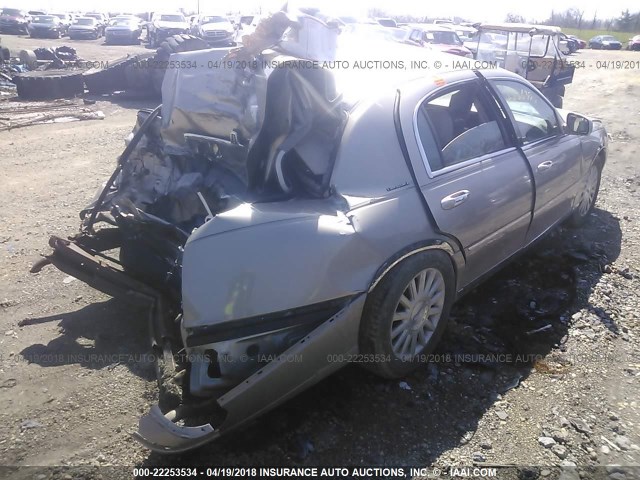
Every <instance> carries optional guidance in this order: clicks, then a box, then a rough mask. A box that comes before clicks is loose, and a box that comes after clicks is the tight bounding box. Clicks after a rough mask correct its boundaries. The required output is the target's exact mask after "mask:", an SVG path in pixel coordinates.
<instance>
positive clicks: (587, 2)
mask: <svg viewBox="0 0 640 480" xmlns="http://www.w3.org/2000/svg"><path fill="white" fill-rule="evenodd" d="M0 3H2V4H4V6H7V7H11V6H20V7H25V8H28V9H33V8H46V9H48V10H50V11H53V10H84V11H87V10H92V9H95V10H98V11H99V10H101V9H105V7H106V6H107V5H108V10H110V11H129V12H134V13H137V12H142V11H159V10H169V11H172V10H175V9H177V8H179V7H183V8H185V9H187V10H193V11H195V10H196V8H197V5H198V0H182V1H180V0H109V2H100V1H97V0H96V1H93V2H92V1H91V0H48V1H42V0H26V1H24V0H21V1H18V0H0ZM289 3H290V5H292V6H293V5H305V6H314V5H316V6H320V7H322V9H323V10H327V11H328V10H331V11H333V12H335V13H338V14H342V15H358V16H360V15H366V12H367V11H368V9H369V8H372V7H378V8H381V9H384V10H386V11H388V12H389V13H390V14H405V13H410V14H413V15H416V16H422V15H426V16H429V17H436V16H438V17H450V16H460V17H464V18H467V19H469V20H472V21H503V20H504V17H505V16H506V14H507V13H510V12H511V13H516V14H519V15H522V16H523V17H525V18H526V19H527V20H530V19H536V20H545V19H547V18H548V17H549V14H550V13H551V10H552V9H555V10H556V11H564V10H566V9H567V8H570V7H579V8H580V9H582V10H584V11H585V15H584V18H585V19H587V18H588V19H591V18H593V15H594V13H596V12H597V15H598V17H599V18H609V17H617V16H619V15H620V12H622V11H623V10H625V9H627V8H628V9H629V10H630V11H631V12H632V13H633V12H634V11H636V10H640V4H638V2H637V0H634V1H630V0H607V1H605V2H603V1H601V0H527V1H522V0H521V1H518V0H511V1H504V0H497V1H496V0H490V1H484V2H483V1H478V0H453V1H450V2H429V1H425V0H318V1H316V2H314V1H309V0H291V1H290V2H289ZM283 4H284V1H283V0H217V1H212V0H200V11H201V12H208V13H215V12H223V13H224V12H227V11H236V12H237V11H243V12H246V13H256V12H257V11H258V9H259V8H260V7H262V10H263V11H265V12H266V11H274V10H279V8H280V7H281V6H282V5H283ZM92 7H93V8H92Z"/></svg>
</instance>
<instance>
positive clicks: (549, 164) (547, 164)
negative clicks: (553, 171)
mask: <svg viewBox="0 0 640 480" xmlns="http://www.w3.org/2000/svg"><path fill="white" fill-rule="evenodd" d="M552 166H553V162H552V161H551V160H547V161H546V162H542V163H539V164H538V171H539V172H542V171H544V170H549V169H550V168H551V167H552Z"/></svg>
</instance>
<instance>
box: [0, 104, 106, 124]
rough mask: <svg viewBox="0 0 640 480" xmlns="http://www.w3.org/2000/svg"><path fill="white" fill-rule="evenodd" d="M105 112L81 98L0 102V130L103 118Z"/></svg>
mask: <svg viewBox="0 0 640 480" xmlns="http://www.w3.org/2000/svg"><path fill="white" fill-rule="evenodd" d="M103 118H104V113H103V112H102V111H100V110H95V109H93V108H90V107H87V106H85V105H83V104H82V103H81V101H79V100H61V99H58V100H51V101H42V102H21V101H11V100H7V101H3V102H0V131H3V130H12V129H15V128H21V127H27V126H29V125H37V124H41V123H60V122H75V121H80V120H102V119H103Z"/></svg>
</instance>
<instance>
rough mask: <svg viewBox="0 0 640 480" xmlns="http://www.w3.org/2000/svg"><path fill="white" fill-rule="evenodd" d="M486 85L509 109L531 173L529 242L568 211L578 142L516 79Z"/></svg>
mask: <svg viewBox="0 0 640 480" xmlns="http://www.w3.org/2000/svg"><path fill="white" fill-rule="evenodd" d="M489 82H490V84H491V85H492V87H493V88H494V89H495V90H496V92H497V94H498V95H499V96H500V98H501V99H502V102H503V105H505V108H506V109H507V110H508V112H507V114H508V115H509V116H510V118H511V121H512V123H513V125H514V127H515V131H516V135H517V137H518V142H519V146H520V148H521V149H522V152H523V153H524V155H525V156H526V157H527V161H528V162H529V164H530V165H531V170H532V172H533V177H534V183H535V206H534V213H533V221H532V223H531V228H530V230H529V232H528V234H527V242H529V241H532V240H534V239H535V238H537V237H539V236H540V235H541V234H542V233H544V232H545V231H546V230H547V229H549V228H550V227H551V226H553V225H554V224H556V223H557V222H559V221H560V220H562V219H563V218H564V217H566V216H567V215H568V214H569V213H570V212H571V209H572V204H573V200H574V198H575V195H576V193H577V191H578V188H579V186H580V178H581V174H580V170H581V163H582V162H581V161H582V146H581V139H580V137H579V136H578V135H568V134H566V133H564V129H563V126H562V122H561V120H560V118H559V116H558V114H557V112H556V110H555V109H554V108H553V107H552V106H551V105H550V104H549V102H548V101H547V100H546V99H545V98H544V97H543V96H542V94H541V93H540V92H539V91H538V90H536V89H535V88H532V87H530V86H529V85H526V84H524V83H521V82H520V81H518V80H515V79H492V80H489Z"/></svg>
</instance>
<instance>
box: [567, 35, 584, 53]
mask: <svg viewBox="0 0 640 480" xmlns="http://www.w3.org/2000/svg"><path fill="white" fill-rule="evenodd" d="M567 37H569V38H570V39H572V40H574V41H575V42H576V43H577V44H578V50H580V49H581V48H587V41H586V40H582V39H581V38H578V37H576V36H575V35H567Z"/></svg>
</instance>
